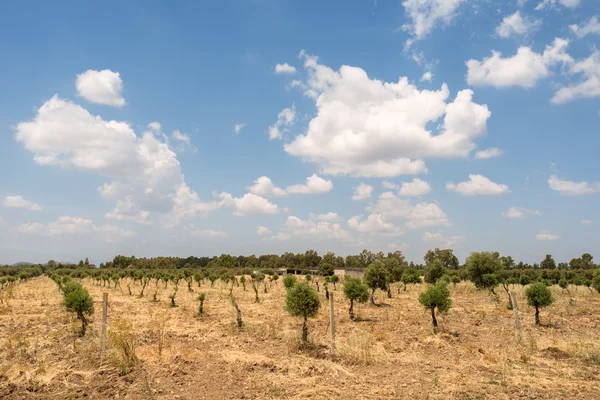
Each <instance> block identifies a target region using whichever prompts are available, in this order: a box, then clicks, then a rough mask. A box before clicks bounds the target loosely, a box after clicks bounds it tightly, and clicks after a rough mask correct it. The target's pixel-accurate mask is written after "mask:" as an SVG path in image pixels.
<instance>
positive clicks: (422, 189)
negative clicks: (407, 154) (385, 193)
mask: <svg viewBox="0 0 600 400" xmlns="http://www.w3.org/2000/svg"><path fill="white" fill-rule="evenodd" d="M430 191H431V185H430V184H429V182H425V181H423V180H421V179H419V178H413V180H412V181H411V182H402V186H401V187H400V190H399V191H398V196H424V195H426V194H427V193H429V192H430Z"/></svg>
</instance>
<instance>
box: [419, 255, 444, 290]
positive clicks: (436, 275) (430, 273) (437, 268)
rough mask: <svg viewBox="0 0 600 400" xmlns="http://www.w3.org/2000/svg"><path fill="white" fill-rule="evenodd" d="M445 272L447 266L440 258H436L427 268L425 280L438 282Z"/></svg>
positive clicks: (431, 282)
mask: <svg viewBox="0 0 600 400" xmlns="http://www.w3.org/2000/svg"><path fill="white" fill-rule="evenodd" d="M445 273H446V268H445V267H444V263H443V262H442V260H440V259H439V258H435V259H433V261H431V262H430V263H429V264H427V267H426V268H425V276H424V278H425V282H427V283H430V284H433V283H436V282H437V281H438V280H439V279H440V278H441V277H442V276H444V274H445Z"/></svg>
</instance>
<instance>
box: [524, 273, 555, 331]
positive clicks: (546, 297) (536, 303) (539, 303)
mask: <svg viewBox="0 0 600 400" xmlns="http://www.w3.org/2000/svg"><path fill="white" fill-rule="evenodd" d="M525 295H526V296H527V304H529V305H530V306H531V307H535V324H536V325H539V324H540V307H546V306H549V305H550V304H552V302H553V301H554V299H553V298H552V293H550V290H549V289H548V287H547V286H546V285H545V284H544V283H542V282H536V283H534V284H533V285H531V286H529V287H528V288H527V290H526V291H525Z"/></svg>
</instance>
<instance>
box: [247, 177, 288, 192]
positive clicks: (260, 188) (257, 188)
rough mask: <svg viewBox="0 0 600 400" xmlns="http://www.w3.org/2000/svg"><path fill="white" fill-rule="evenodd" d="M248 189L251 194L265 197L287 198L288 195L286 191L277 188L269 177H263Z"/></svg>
mask: <svg viewBox="0 0 600 400" xmlns="http://www.w3.org/2000/svg"><path fill="white" fill-rule="evenodd" d="M248 189H249V190H250V193H254V194H257V195H259V196H265V197H274V196H285V195H286V194H287V192H286V191H285V190H284V189H282V188H279V187H277V186H275V185H274V184H273V182H272V181H271V179H270V178H269V177H267V176H261V177H260V178H258V179H257V180H255V181H254V185H252V186H250V187H249V188H248Z"/></svg>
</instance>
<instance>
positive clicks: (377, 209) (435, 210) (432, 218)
mask: <svg viewBox="0 0 600 400" xmlns="http://www.w3.org/2000/svg"><path fill="white" fill-rule="evenodd" d="M366 210H367V211H369V212H371V213H378V214H382V215H383V217H384V218H385V219H386V220H387V221H394V220H402V221H405V223H404V227H406V228H408V229H418V228H424V227H428V226H448V225H450V222H449V220H448V216H447V215H446V213H444V211H442V209H441V208H440V207H439V206H438V205H437V204H435V203H417V204H413V203H412V201H411V200H409V199H403V198H400V197H397V196H396V195H395V194H394V193H392V192H384V193H382V194H381V195H380V196H379V198H378V199H377V201H376V202H375V204H373V205H370V206H368V207H367V208H366Z"/></svg>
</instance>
